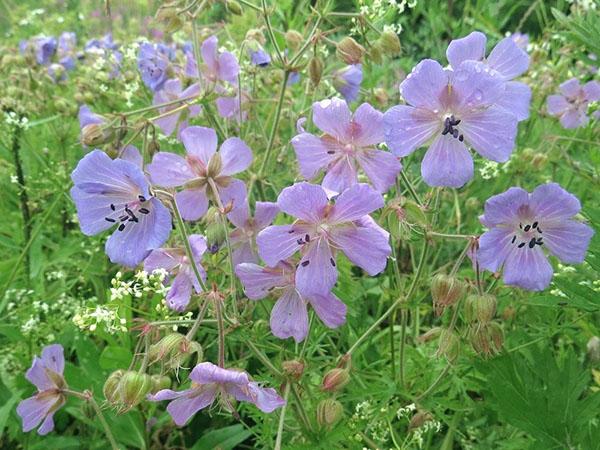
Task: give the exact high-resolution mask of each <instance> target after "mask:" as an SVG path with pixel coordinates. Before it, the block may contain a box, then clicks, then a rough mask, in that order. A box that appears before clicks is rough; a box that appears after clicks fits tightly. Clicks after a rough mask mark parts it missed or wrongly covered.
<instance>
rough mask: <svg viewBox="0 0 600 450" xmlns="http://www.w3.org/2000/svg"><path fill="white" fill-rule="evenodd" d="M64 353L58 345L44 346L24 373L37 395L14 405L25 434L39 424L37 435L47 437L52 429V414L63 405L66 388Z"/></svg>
mask: <svg viewBox="0 0 600 450" xmlns="http://www.w3.org/2000/svg"><path fill="white" fill-rule="evenodd" d="M63 352H64V350H63V347H62V345H59V344H53V345H48V346H46V347H44V349H43V350H42V356H41V358H38V357H37V356H36V357H34V358H33V364H32V365H31V368H30V369H29V370H28V371H27V373H26V374H25V378H27V379H28V380H29V381H30V382H31V383H32V384H34V385H35V387H36V388H37V390H38V392H37V393H36V394H35V395H33V396H32V397H29V398H27V399H25V400H23V401H21V402H20V403H19V405H18V406H17V414H18V415H19V416H20V417H21V419H22V420H23V431H24V432H28V431H31V430H33V429H34V428H36V427H37V426H38V425H40V423H41V426H40V427H39V428H38V434H40V435H45V434H48V433H49V432H50V431H52V430H53V429H54V413H55V412H56V411H57V410H58V409H59V408H61V407H62V406H63V405H64V404H65V395H64V394H63V390H64V389H66V388H67V383H66V382H65V379H64V378H63V371H64V368H65V357H64V355H63Z"/></svg>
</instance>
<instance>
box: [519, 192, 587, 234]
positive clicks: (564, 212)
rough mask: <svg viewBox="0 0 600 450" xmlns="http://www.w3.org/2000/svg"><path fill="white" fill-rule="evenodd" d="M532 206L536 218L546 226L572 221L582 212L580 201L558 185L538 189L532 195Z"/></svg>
mask: <svg viewBox="0 0 600 450" xmlns="http://www.w3.org/2000/svg"><path fill="white" fill-rule="evenodd" d="M530 206H531V209H532V211H533V213H534V214H535V218H536V219H537V220H538V221H540V222H542V223H544V224H546V223H547V222H550V221H556V220H564V219H570V218H571V217H573V216H574V215H575V214H577V213H578V212H579V211H580V210H581V203H580V202H579V199H578V198H577V197H575V196H574V195H573V194H571V193H569V192H567V191H566V190H564V189H563V188H562V187H561V186H560V185H559V184H558V183H547V184H542V185H540V186H538V187H536V188H535V190H534V191H533V192H532V193H531V197H530ZM540 226H542V225H540ZM546 228H547V225H546V226H544V227H543V228H542V230H543V231H545V230H546Z"/></svg>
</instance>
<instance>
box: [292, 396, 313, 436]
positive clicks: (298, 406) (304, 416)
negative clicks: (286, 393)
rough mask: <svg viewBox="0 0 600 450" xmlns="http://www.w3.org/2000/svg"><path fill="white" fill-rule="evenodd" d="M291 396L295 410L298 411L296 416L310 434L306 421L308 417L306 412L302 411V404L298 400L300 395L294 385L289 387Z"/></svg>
mask: <svg viewBox="0 0 600 450" xmlns="http://www.w3.org/2000/svg"><path fill="white" fill-rule="evenodd" d="M291 389H292V395H293V396H294V400H295V403H296V410H297V411H298V416H299V417H300V420H301V421H302V423H303V425H304V428H305V429H306V430H307V431H308V432H312V427H311V425H310V420H308V416H307V414H306V410H305V409H304V404H303V403H302V399H301V398H300V393H299V392H298V388H297V387H296V385H295V384H292V385H291Z"/></svg>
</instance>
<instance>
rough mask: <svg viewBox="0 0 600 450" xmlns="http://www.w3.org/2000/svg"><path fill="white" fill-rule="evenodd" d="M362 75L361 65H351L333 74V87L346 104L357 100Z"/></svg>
mask: <svg viewBox="0 0 600 450" xmlns="http://www.w3.org/2000/svg"><path fill="white" fill-rule="evenodd" d="M362 78H363V73H362V65H361V64H352V65H350V66H346V67H344V68H343V69H340V70H338V71H337V72H335V73H334V74H333V87H334V88H335V89H336V91H338V92H339V93H340V94H342V95H343V96H344V98H345V99H346V101H347V102H353V101H354V100H356V99H357V98H358V92H359V90H360V83H362Z"/></svg>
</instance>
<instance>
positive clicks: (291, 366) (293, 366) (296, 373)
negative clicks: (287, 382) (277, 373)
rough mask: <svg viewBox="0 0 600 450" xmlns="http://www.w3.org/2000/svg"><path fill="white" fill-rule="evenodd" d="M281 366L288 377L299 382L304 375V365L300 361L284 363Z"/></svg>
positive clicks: (294, 360)
mask: <svg viewBox="0 0 600 450" xmlns="http://www.w3.org/2000/svg"><path fill="white" fill-rule="evenodd" d="M281 366H282V367H283V373H284V375H285V376H286V377H288V378H290V379H292V380H294V381H298V380H299V379H300V377H301V376H302V374H303V373H304V363H303V362H302V361H300V360H298V359H292V360H290V361H284V362H283V363H282V364H281Z"/></svg>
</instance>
